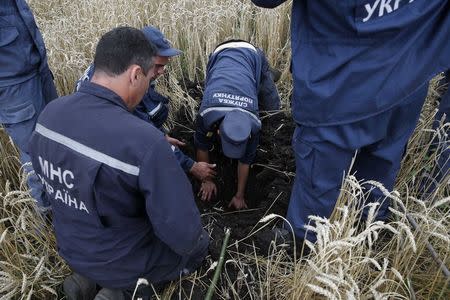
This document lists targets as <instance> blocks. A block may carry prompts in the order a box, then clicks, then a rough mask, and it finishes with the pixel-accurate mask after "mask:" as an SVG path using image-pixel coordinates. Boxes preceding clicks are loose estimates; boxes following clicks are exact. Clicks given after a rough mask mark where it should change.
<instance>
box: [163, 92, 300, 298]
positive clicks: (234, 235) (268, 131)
mask: <svg viewBox="0 0 450 300" xmlns="http://www.w3.org/2000/svg"><path fill="white" fill-rule="evenodd" d="M185 87H186V90H187V91H188V93H189V95H190V96H192V97H194V99H196V100H197V101H198V102H200V100H201V96H202V94H201V91H200V90H199V89H198V88H197V84H191V83H185ZM261 118H262V130H261V137H260V144H259V147H258V150H257V157H256V160H255V162H254V164H253V165H252V166H251V169H250V175H249V179H248V183H247V189H246V194H245V198H246V202H247V205H248V209H247V210H243V211H235V210H230V209H228V203H229V201H230V200H231V198H232V197H233V195H234V193H235V192H236V187H237V161H236V160H232V159H229V158H226V157H225V156H224V155H223V154H222V153H221V147H220V145H219V144H216V145H215V147H214V150H213V151H212V152H211V153H210V158H211V162H212V163H216V164H217V167H216V169H217V176H216V180H215V182H216V185H217V187H218V194H217V197H216V198H215V199H213V200H212V201H210V202H203V201H201V200H200V199H199V198H198V197H197V198H196V200H197V205H198V207H199V210H200V213H201V214H202V220H203V222H204V225H205V226H206V227H207V229H208V231H210V232H211V244H210V259H211V260H213V261H217V260H218V259H219V255H220V250H221V247H222V243H223V238H224V234H225V233H224V232H225V228H230V230H231V236H230V240H229V244H232V243H234V242H235V241H237V240H240V239H242V238H244V237H247V236H248V235H249V233H250V232H251V231H252V229H254V226H255V225H256V224H258V221H259V220H260V219H261V218H262V217H263V216H265V215H267V214H271V213H275V214H279V215H281V216H285V214H286V211H287V206H288V202H289V196H290V192H291V187H292V183H293V180H294V177H293V176H292V175H293V174H294V173H295V159H294V155H293V152H292V148H291V137H292V134H293V131H294V128H295V124H294V123H293V121H292V119H291V118H290V116H286V115H285V114H284V113H283V112H280V113H278V114H275V115H271V116H268V115H261ZM177 123H179V124H181V125H182V126H177V127H175V128H173V130H172V131H171V133H170V135H171V136H173V137H175V138H178V139H180V140H183V141H184V142H186V146H185V147H184V148H183V149H182V150H183V152H184V153H186V154H187V155H189V156H190V157H193V158H195V149H194V138H193V133H192V131H188V130H186V127H188V128H191V129H194V130H195V124H194V121H193V120H190V119H189V118H187V117H186V113H185V112H183V111H180V112H178V115H177ZM184 126H185V127H184ZM190 179H191V182H192V186H193V190H194V193H195V195H197V193H198V191H199V187H200V183H199V182H197V181H196V180H195V179H194V178H190ZM253 241H255V240H254V239H253V238H249V239H246V241H245V242H244V243H241V244H240V245H239V251H251V253H253V251H254V250H253V247H250V245H252V242H253ZM246 245H248V246H246ZM256 250H257V253H258V252H259V251H258V249H256ZM258 254H261V255H267V254H266V253H261V252H259V253H258ZM205 267H206V268H208V267H209V265H207V266H206V264H205ZM210 273H211V277H212V272H210ZM231 273H232V274H233V271H232V270H231ZM234 273H236V274H237V272H234ZM197 293H199V298H202V297H200V295H201V294H203V293H204V291H196V293H195V294H197ZM203 295H204V294H203ZM194 298H196V297H194Z"/></svg>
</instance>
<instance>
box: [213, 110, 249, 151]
mask: <svg viewBox="0 0 450 300" xmlns="http://www.w3.org/2000/svg"><path fill="white" fill-rule="evenodd" d="M219 129H220V139H221V141H222V151H223V154H224V155H225V156H227V157H229V158H236V159H239V158H242V157H244V155H245V149H246V148H247V142H248V139H249V138H250V133H251V129H252V123H251V120H250V116H249V115H248V114H247V113H245V112H242V111H239V110H232V111H230V112H228V113H227V114H226V115H225V117H224V119H223V121H222V123H221V124H220V128H219Z"/></svg>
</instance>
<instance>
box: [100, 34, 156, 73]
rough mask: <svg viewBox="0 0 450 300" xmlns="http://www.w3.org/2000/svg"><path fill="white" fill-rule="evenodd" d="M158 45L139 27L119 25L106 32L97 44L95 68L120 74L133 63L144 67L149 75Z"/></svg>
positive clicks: (144, 70)
mask: <svg viewBox="0 0 450 300" xmlns="http://www.w3.org/2000/svg"><path fill="white" fill-rule="evenodd" d="M155 55H156V47H155V46H154V45H153V44H152V43H151V42H150V41H149V40H148V39H147V38H146V37H145V35H144V34H143V33H142V31H140V30H139V29H136V28H133V27H117V28H114V29H113V30H111V31H109V32H107V33H105V34H104V35H103V36H102V37H101V39H100V41H99V42H98V44H97V48H96V50H95V57H94V65H95V69H96V70H99V71H103V72H105V73H107V74H108V75H110V76H114V75H120V74H122V73H123V72H125V71H126V70H127V69H128V68H129V67H130V66H131V65H138V66H140V67H141V68H142V71H143V72H144V75H147V73H148V71H149V70H150V68H151V67H152V66H153V57H154V56H155Z"/></svg>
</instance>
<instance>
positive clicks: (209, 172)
mask: <svg viewBox="0 0 450 300" xmlns="http://www.w3.org/2000/svg"><path fill="white" fill-rule="evenodd" d="M215 167H216V164H208V163H207V162H203V161H199V162H195V163H194V164H193V165H192V168H191V169H190V170H189V172H191V174H192V175H194V177H195V178H197V179H198V180H200V181H203V180H206V179H212V178H214V177H215V176H216V171H214V168H215Z"/></svg>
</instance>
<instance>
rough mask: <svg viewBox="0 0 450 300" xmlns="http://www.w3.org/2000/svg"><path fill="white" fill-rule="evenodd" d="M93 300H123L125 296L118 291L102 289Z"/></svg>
mask: <svg viewBox="0 0 450 300" xmlns="http://www.w3.org/2000/svg"><path fill="white" fill-rule="evenodd" d="M94 300H125V295H124V293H123V292H122V291H120V290H112V289H107V288H103V289H101V290H100V292H98V293H97V295H96V296H95V298H94Z"/></svg>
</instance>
